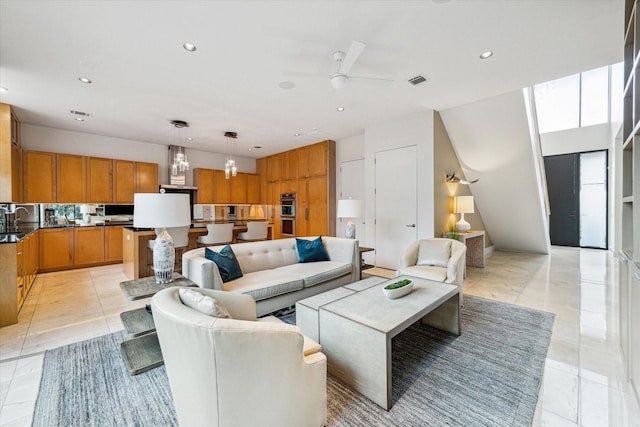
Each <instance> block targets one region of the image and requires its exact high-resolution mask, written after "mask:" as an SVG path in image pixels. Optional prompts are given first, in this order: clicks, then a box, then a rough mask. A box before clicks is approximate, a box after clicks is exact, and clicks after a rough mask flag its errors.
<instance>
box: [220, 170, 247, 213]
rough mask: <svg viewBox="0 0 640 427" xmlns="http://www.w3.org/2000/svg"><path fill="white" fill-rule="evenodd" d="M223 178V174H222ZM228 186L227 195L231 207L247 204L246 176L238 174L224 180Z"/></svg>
mask: <svg viewBox="0 0 640 427" xmlns="http://www.w3.org/2000/svg"><path fill="white" fill-rule="evenodd" d="M223 176H224V174H223ZM226 181H227V183H228V185H229V193H230V196H231V200H230V201H231V204H232V205H242V204H246V203H247V174H246V173H241V172H238V174H237V175H236V176H232V177H231V179H227V180H226Z"/></svg>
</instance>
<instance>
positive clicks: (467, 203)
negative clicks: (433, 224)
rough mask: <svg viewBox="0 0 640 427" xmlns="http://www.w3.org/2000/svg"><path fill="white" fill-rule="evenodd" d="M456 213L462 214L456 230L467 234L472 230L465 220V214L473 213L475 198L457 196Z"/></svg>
mask: <svg viewBox="0 0 640 427" xmlns="http://www.w3.org/2000/svg"><path fill="white" fill-rule="evenodd" d="M454 211H455V213H459V214H460V221H458V222H457V223H456V228H457V229H458V231H460V232H463V233H464V232H466V231H469V230H470V229H471V224H469V223H468V222H467V221H465V219H464V214H466V213H473V212H474V210H473V196H457V197H455V198H454Z"/></svg>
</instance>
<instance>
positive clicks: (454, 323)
mask: <svg viewBox="0 0 640 427" xmlns="http://www.w3.org/2000/svg"><path fill="white" fill-rule="evenodd" d="M420 323H421V324H423V325H429V326H433V327H434V328H436V329H440V330H443V331H445V332H450V333H452V334H456V335H460V334H461V333H462V330H461V329H460V295H459V294H455V295H454V296H452V297H451V298H449V299H448V300H447V301H445V302H444V303H443V304H442V305H440V307H438V308H436V309H435V310H433V311H432V312H431V313H429V314H427V315H426V316H424V317H423V318H422V320H421V321H420Z"/></svg>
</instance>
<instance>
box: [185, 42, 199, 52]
mask: <svg viewBox="0 0 640 427" xmlns="http://www.w3.org/2000/svg"><path fill="white" fill-rule="evenodd" d="M182 47H183V48H184V49H185V50H188V51H189V52H195V51H196V45H195V44H191V43H184V44H183V45H182Z"/></svg>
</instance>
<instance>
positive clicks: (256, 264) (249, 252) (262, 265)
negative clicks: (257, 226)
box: [231, 238, 298, 274]
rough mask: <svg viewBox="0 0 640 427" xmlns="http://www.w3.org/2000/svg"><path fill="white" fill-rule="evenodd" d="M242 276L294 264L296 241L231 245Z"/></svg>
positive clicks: (295, 259)
mask: <svg viewBox="0 0 640 427" xmlns="http://www.w3.org/2000/svg"><path fill="white" fill-rule="evenodd" d="M231 247H232V248H233V252H234V253H235V255H236V258H237V259H238V263H239V264H240V268H241V269H242V273H243V274H247V273H253V272H254V271H261V270H269V269H272V268H278V267H282V266H283V265H289V264H296V263H297V262H298V252H297V251H296V240H295V239H294V238H290V239H277V240H265V241H262V242H248V243H237V244H234V245H231Z"/></svg>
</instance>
